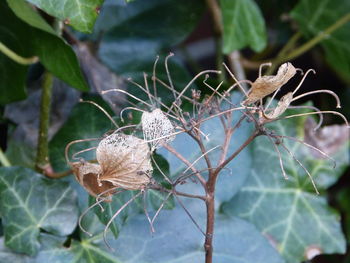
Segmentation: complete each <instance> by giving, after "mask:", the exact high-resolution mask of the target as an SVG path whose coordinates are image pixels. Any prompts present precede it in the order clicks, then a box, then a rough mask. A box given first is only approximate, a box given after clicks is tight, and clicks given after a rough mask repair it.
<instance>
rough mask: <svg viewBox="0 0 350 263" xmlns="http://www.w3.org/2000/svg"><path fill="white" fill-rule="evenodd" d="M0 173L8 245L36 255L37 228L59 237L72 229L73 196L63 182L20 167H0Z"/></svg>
mask: <svg viewBox="0 0 350 263" xmlns="http://www.w3.org/2000/svg"><path fill="white" fill-rule="evenodd" d="M0 175H1V176H0V197H1V198H0V200H1V201H0V211H1V214H2V215H3V217H2V219H3V226H4V232H5V244H6V245H7V246H8V247H10V248H11V249H13V250H14V251H16V252H19V253H25V254H28V255H35V254H36V253H37V252H38V250H39V249H40V244H39V240H38V238H39V233H40V229H43V230H45V231H46V232H49V233H52V234H54V235H59V236H66V235H69V234H71V233H72V232H73V230H74V229H75V226H76V223H77V217H78V214H77V206H76V195H75V193H74V192H73V190H72V189H71V188H70V187H69V186H68V185H67V184H66V183H63V182H60V181H52V180H49V179H46V178H43V177H42V176H41V175H39V174H37V173H35V172H34V171H32V170H30V169H27V168H22V167H10V168H0Z"/></svg>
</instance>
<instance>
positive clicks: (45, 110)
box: [36, 71, 53, 172]
mask: <svg viewBox="0 0 350 263" xmlns="http://www.w3.org/2000/svg"><path fill="white" fill-rule="evenodd" d="M52 83H53V75H52V74H51V73H50V72H48V71H46V72H45V73H44V77H43V82H42V93H41V105H40V125H39V137H38V150H37V156H36V168H37V169H38V170H39V171H40V172H43V171H45V170H47V167H48V166H49V146H48V133H49V124H50V107H51V97H52Z"/></svg>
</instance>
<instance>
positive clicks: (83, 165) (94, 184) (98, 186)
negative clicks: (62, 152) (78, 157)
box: [71, 161, 115, 197]
mask: <svg viewBox="0 0 350 263" xmlns="http://www.w3.org/2000/svg"><path fill="white" fill-rule="evenodd" d="M71 166H72V170H73V173H74V175H75V177H76V179H77V181H78V182H79V183H80V185H81V186H83V187H84V188H85V189H86V191H88V193H89V194H90V195H92V196H95V197H96V196H97V195H99V194H101V193H103V192H106V191H107V190H111V189H113V188H115V186H114V185H113V184H112V183H110V182H100V183H99V182H98V176H99V174H100V173H101V167H100V165H98V164H94V163H89V162H84V161H82V162H74V163H72V164H71ZM111 194H113V193H112V191H111V192H108V193H106V194H105V195H104V196H109V195H111Z"/></svg>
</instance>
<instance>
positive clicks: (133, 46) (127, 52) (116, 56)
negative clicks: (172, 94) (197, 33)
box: [95, 0, 204, 96]
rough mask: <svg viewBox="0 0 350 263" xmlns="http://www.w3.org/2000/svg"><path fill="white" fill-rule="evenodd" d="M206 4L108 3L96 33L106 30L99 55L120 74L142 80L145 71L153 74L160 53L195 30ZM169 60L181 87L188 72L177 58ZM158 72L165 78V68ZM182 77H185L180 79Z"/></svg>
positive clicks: (162, 0)
mask: <svg viewBox="0 0 350 263" xmlns="http://www.w3.org/2000/svg"><path fill="white" fill-rule="evenodd" d="M203 6H204V5H203V2H202V1H199V0H195V1H185V0H180V1H179V0H149V1H135V2H132V3H129V4H127V5H121V4H118V3H115V1H114V2H112V3H109V2H107V3H106V6H105V7H104V8H103V9H102V13H101V19H99V21H98V23H97V25H96V31H95V34H96V35H98V32H104V31H106V34H105V35H104V37H103V38H102V41H101V44H100V49H99V57H100V58H101V60H102V62H103V63H105V64H106V65H107V66H108V67H109V68H111V69H112V70H113V71H115V72H116V73H118V74H119V75H122V76H126V77H133V78H134V79H136V80H142V72H143V71H145V72H146V73H148V75H151V73H152V69H153V63H154V60H155V58H156V56H157V55H160V56H161V57H164V56H165V55H167V50H169V49H170V48H171V47H173V46H175V45H176V44H178V43H180V42H182V41H183V40H184V39H185V38H186V37H187V36H188V35H189V34H190V33H191V32H192V30H193V29H194V27H195V26H196V25H197V23H198V22H199V19H200V18H201V15H202V11H203ZM169 28H171V30H168V29H169ZM150 29H152V30H150ZM172 61H174V62H172ZM170 63H171V65H169V68H170V71H171V73H172V74H173V75H176V81H178V84H179V86H180V84H185V83H184V82H185V81H186V79H188V73H187V71H186V70H185V69H184V67H183V66H182V65H181V63H179V62H178V61H175V59H171V60H170ZM158 65H159V66H158V71H159V70H160V69H162V70H163V68H164V66H163V62H162V61H159V64H158ZM158 71H157V72H158ZM136 72H138V73H137V74H136ZM157 75H158V77H160V78H161V79H164V77H161V76H160V75H163V76H164V75H165V72H164V70H163V72H162V73H159V72H158V73H157ZM165 77H166V75H165ZM181 79H184V80H183V81H182V82H181V81H179V80H181ZM160 96H161V95H160Z"/></svg>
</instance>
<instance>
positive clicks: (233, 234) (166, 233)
mask: <svg viewBox="0 0 350 263" xmlns="http://www.w3.org/2000/svg"><path fill="white" fill-rule="evenodd" d="M196 205H198V204H196ZM197 207H198V206H197ZM199 207H200V208H201V209H203V210H202V211H204V210H205V208H204V206H203V205H201V206H199ZM192 208H194V207H192ZM190 210H191V211H192V212H193V211H194V209H191V208H190ZM192 215H193V216H194V217H195V218H196V219H198V220H200V221H198V223H199V224H200V225H201V226H202V227H203V220H202V219H204V218H205V215H204V214H203V213H201V212H195V213H194V214H192ZM147 224H148V223H147V221H146V219H145V216H144V215H138V216H136V217H133V218H132V219H130V221H128V223H127V225H126V226H124V227H123V229H122V230H121V233H120V235H119V237H118V239H117V240H111V241H110V243H111V245H112V247H113V248H116V249H118V250H117V251H116V254H117V256H118V258H119V259H120V260H121V261H122V262H124V261H128V262H130V263H134V262H138V263H146V262H153V263H157V262H159V263H166V262H192V263H197V262H198V263H199V262H204V254H205V252H204V248H203V244H204V237H203V235H202V234H201V233H200V232H199V231H198V229H197V228H196V227H195V226H194V225H193V223H192V222H191V221H190V219H189V218H188V216H187V215H186V214H185V213H184V211H183V210H181V209H179V208H177V209H174V210H171V211H163V212H161V213H160V215H159V217H158V218H157V219H156V222H155V230H156V232H155V233H154V234H153V235H152V234H151V233H150V231H149V228H148V226H147ZM213 245H214V248H215V249H214V259H213V262H221V263H238V262H256V263H259V262H261V263H263V262H264V263H265V262H269V263H272V262H283V260H282V258H281V257H280V256H279V255H278V253H277V252H276V251H275V250H274V249H273V248H272V247H271V245H270V244H269V243H268V241H267V240H266V239H265V238H264V237H263V236H261V235H260V233H258V231H257V230H256V229H255V227H254V226H252V225H251V224H249V223H247V222H245V221H243V220H241V219H238V218H230V217H222V216H219V215H217V216H216V225H215V236H214V244H213Z"/></svg>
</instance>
